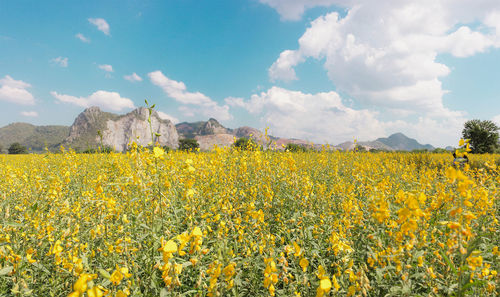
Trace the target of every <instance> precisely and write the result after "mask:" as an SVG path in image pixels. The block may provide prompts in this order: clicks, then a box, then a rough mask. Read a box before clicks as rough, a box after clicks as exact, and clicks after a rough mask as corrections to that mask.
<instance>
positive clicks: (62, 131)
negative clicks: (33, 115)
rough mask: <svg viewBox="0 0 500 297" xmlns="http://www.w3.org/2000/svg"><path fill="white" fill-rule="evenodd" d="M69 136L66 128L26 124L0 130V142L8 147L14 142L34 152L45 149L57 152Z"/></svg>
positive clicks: (9, 126) (11, 125)
mask: <svg viewBox="0 0 500 297" xmlns="http://www.w3.org/2000/svg"><path fill="white" fill-rule="evenodd" d="M68 134H69V127H67V126H34V125H31V124H27V123H14V124H10V125H8V126H5V127H2V128H0V142H1V143H3V144H4V145H5V146H6V147H9V146H10V145H11V144H12V143H14V142H19V143H20V144H22V145H24V146H26V147H28V148H30V149H31V150H33V151H36V152H43V151H45V148H48V149H50V150H54V151H55V150H57V148H58V147H59V145H60V144H61V143H62V142H63V140H64V139H65V138H66V137H67V136H68Z"/></svg>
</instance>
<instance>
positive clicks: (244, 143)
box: [233, 137, 260, 151]
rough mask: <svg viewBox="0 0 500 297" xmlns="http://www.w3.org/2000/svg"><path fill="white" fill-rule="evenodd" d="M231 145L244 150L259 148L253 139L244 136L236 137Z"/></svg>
mask: <svg viewBox="0 0 500 297" xmlns="http://www.w3.org/2000/svg"><path fill="white" fill-rule="evenodd" d="M233 146H234V147H235V148H237V149H240V150H244V151H255V150H258V149H259V148H260V147H259V145H258V144H257V143H256V142H255V140H253V139H251V138H246V137H240V138H238V139H237V140H236V141H235V142H234V143H233Z"/></svg>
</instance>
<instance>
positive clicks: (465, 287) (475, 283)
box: [462, 280, 486, 292]
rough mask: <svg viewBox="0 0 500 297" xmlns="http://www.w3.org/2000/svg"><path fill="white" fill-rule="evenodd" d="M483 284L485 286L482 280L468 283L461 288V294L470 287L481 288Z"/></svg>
mask: <svg viewBox="0 0 500 297" xmlns="http://www.w3.org/2000/svg"><path fill="white" fill-rule="evenodd" d="M484 284H486V281H484V280H476V281H474V282H472V283H468V284H466V285H465V286H463V287H462V292H464V291H467V290H468V289H469V288H471V287H477V286H482V285H484Z"/></svg>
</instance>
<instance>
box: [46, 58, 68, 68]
mask: <svg viewBox="0 0 500 297" xmlns="http://www.w3.org/2000/svg"><path fill="white" fill-rule="evenodd" d="M50 62H52V63H54V64H57V65H59V66H61V67H68V58H65V57H57V58H54V59H51V60H50Z"/></svg>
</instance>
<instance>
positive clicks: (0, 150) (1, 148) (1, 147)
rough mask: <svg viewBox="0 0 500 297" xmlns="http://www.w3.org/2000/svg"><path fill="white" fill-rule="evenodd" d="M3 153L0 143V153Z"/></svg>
mask: <svg viewBox="0 0 500 297" xmlns="http://www.w3.org/2000/svg"><path fill="white" fill-rule="evenodd" d="M1 153H3V146H2V145H1V144H0V154H1Z"/></svg>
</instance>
